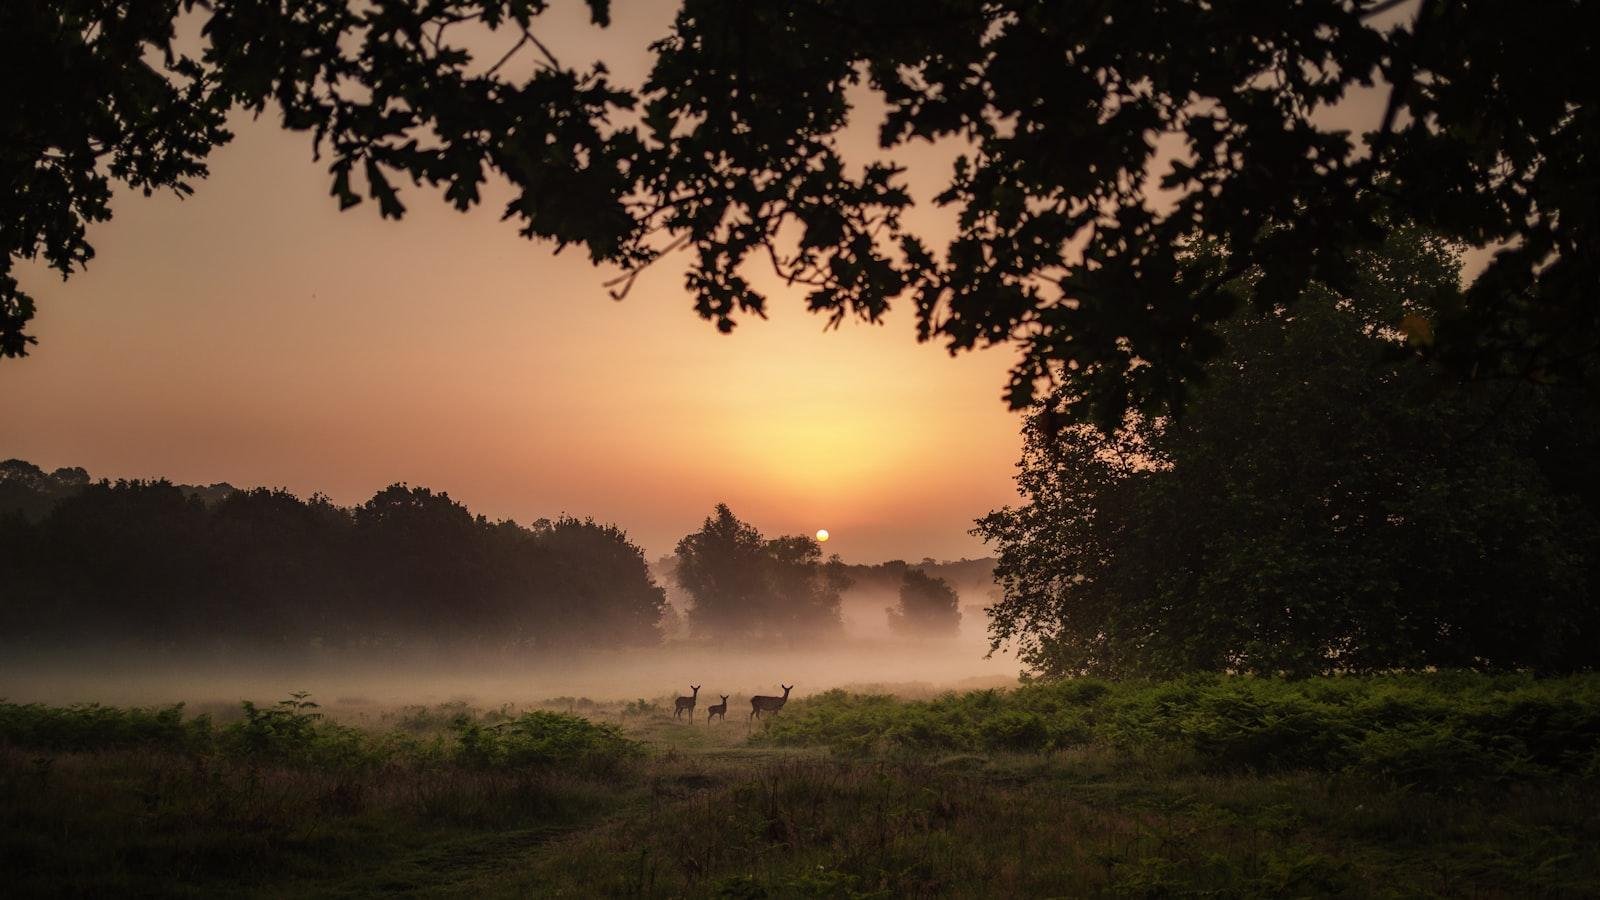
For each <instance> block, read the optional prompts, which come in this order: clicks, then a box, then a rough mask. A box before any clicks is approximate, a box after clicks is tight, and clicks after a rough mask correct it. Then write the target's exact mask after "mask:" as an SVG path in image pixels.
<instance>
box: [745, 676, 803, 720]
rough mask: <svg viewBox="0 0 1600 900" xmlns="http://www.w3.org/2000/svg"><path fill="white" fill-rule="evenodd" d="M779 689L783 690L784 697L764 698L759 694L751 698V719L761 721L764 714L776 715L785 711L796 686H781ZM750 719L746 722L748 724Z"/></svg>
mask: <svg viewBox="0 0 1600 900" xmlns="http://www.w3.org/2000/svg"><path fill="white" fill-rule="evenodd" d="M778 687H781V688H783V696H782V697H763V696H761V695H760V694H757V695H756V696H754V697H751V698H750V719H759V718H760V717H761V714H762V713H775V712H777V711H778V710H780V709H783V705H784V704H785V703H788V702H789V692H790V691H792V690H794V685H792V684H780V685H778ZM750 719H746V720H745V721H746V722H748V721H750Z"/></svg>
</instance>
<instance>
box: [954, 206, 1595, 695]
mask: <svg viewBox="0 0 1600 900" xmlns="http://www.w3.org/2000/svg"><path fill="white" fill-rule="evenodd" d="M1458 268H1459V261H1458V260H1457V258H1456V257H1455V255H1454V254H1453V252H1452V251H1451V249H1450V248H1449V247H1448V246H1446V245H1444V244H1442V243H1441V242H1439V241H1436V240H1433V239H1430V238H1423V237H1418V236H1415V235H1412V236H1409V237H1404V239H1401V238H1396V239H1395V240H1394V241H1393V242H1392V244H1391V247H1390V249H1389V250H1388V251H1387V252H1385V253H1383V254H1374V255H1372V256H1371V257H1369V258H1368V259H1367V260H1365V263H1364V265H1363V267H1362V272H1363V275H1362V285H1361V289H1360V290H1359V291H1357V292H1355V293H1353V294H1349V295H1343V296H1341V295H1339V294H1337V293H1335V292H1333V291H1332V289H1329V288H1325V289H1324V290H1325V291H1327V296H1325V297H1322V298H1319V299H1318V301H1317V302H1315V303H1312V304H1307V305H1305V306H1297V307H1295V308H1294V309H1293V310H1292V311H1291V310H1288V309H1285V308H1282V307H1279V308H1276V309H1271V310H1265V311H1257V312H1251V313H1249V314H1246V315H1243V316H1241V317H1239V318H1237V319H1235V320H1232V321H1230V322H1229V323H1228V324H1227V326H1226V327H1225V329H1224V331H1223V334H1224V336H1225V337H1226V340H1227V352H1226V353H1225V354H1224V355H1223V356H1222V357H1220V358H1219V359H1218V360H1217V362H1216V363H1214V364H1213V365H1212V366H1211V367H1209V368H1208V369H1207V371H1206V373H1205V374H1206V387H1205V389H1204V390H1203V391H1200V392H1199V393H1197V395H1196V396H1195V398H1194V402H1193V404H1192V405H1191V407H1190V409H1189V412H1188V414H1187V415H1186V416H1185V417H1184V418H1182V419H1181V420H1167V419H1150V418H1144V417H1139V416H1132V417H1130V418H1129V419H1128V420H1127V421H1126V423H1125V424H1124V426H1123V427H1122V428H1120V429H1119V430H1117V431H1115V432H1113V433H1110V434H1107V433H1105V432H1103V431H1101V430H1099V429H1097V428H1092V427H1086V426H1068V427H1065V428H1060V427H1057V426H1053V425H1047V424H1045V423H1046V420H1047V419H1048V418H1049V411H1048V410H1046V411H1044V412H1043V413H1041V414H1040V415H1039V416H1036V417H1035V418H1034V419H1033V420H1031V421H1030V423H1029V424H1028V426H1027V427H1026V429H1025V438H1026V448H1025V451H1024V455H1023V460H1022V464H1021V470H1020V474H1019V481H1018V487H1019V490H1020V492H1021V494H1022V497H1023V502H1022V503H1021V504H1020V505H1018V506H1016V507H1010V508H1006V509H1002V510H998V511H996V512H993V513H991V514H990V515H989V516H987V517H985V518H984V519H982V520H980V522H979V526H978V529H977V532H978V533H979V534H981V535H982V536H983V537H984V538H985V539H986V540H989V541H991V542H993V543H994V544H995V545H996V546H997V547H998V549H999V551H1000V553H999V565H998V570H997V574H998V578H999V580H1000V583H1001V584H1002V586H1003V587H1004V596H1003V598H1002V599H1001V600H1000V601H999V602H998V603H997V604H996V605H995V607H994V617H993V621H992V631H991V634H992V636H993V638H994V640H995V642H996V644H997V645H999V644H1001V643H1004V642H1009V641H1015V642H1016V643H1017V644H1018V645H1019V648H1020V651H1021V654H1022V658H1023V659H1024V660H1025V661H1026V662H1028V663H1029V664H1030V665H1032V666H1034V667H1035V668H1036V669H1038V670H1040V671H1042V672H1045V673H1048V674H1060V675H1065V674H1081V673H1098V674H1108V675H1130V674H1170V673H1174V672H1182V671H1193V670H1239V671H1252V672H1269V673H1277V672H1287V673H1294V674H1306V673H1315V672H1328V671H1377V670H1384V669H1390V668H1396V667H1422V666H1466V667H1480V668H1510V667H1530V668H1534V669H1538V670H1566V669H1577V668H1587V667H1592V666H1594V665H1596V664H1597V663H1600V653H1597V651H1596V649H1595V648H1596V647H1600V598H1597V590H1600V580H1597V578H1596V576H1597V575H1600V572H1597V571H1596V560H1597V559H1600V506H1597V505H1596V502H1595V500H1596V498H1595V493H1594V490H1593V481H1594V479H1593V476H1592V474H1591V473H1592V468H1593V467H1592V466H1588V465H1579V466H1578V467H1577V468H1572V467H1571V466H1572V464H1573V462H1574V461H1575V460H1576V459H1577V458H1578V457H1579V456H1584V458H1594V456H1593V454H1596V453H1600V429H1597V428H1596V427H1595V426H1596V417H1595V415H1594V414H1593V412H1592V410H1590V409H1588V408H1587V407H1586V405H1585V404H1583V403H1582V402H1581V399H1580V398H1579V397H1577V396H1568V397H1564V395H1562V394H1559V393H1557V394H1552V393H1549V392H1541V391H1530V390H1517V389H1516V386H1515V385H1510V384H1504V383H1501V384H1496V385H1493V386H1486V385H1483V384H1469V383H1463V382H1461V381H1460V380H1457V379H1455V378H1451V377H1447V376H1445V375H1443V374H1442V373H1440V372H1437V371H1434V370H1431V369H1429V368H1426V367H1418V366H1414V365H1410V364H1407V363H1406V362H1405V361H1404V360H1403V354H1402V353H1401V352H1400V351H1399V348H1398V347H1397V344H1398V341H1399V337H1398V335H1397V334H1396V333H1395V332H1393V331H1392V330H1389V329H1387V328H1386V327H1385V325H1384V323H1387V322H1395V321H1402V320H1404V319H1405V317H1407V316H1410V315H1428V314H1429V313H1430V312H1431V308H1430V307H1429V305H1428V304H1429V303H1430V302H1431V301H1432V300H1433V299H1434V298H1437V297H1439V296H1441V295H1444V294H1445V291H1444V290H1442V289H1445V288H1448V286H1449V285H1450V284H1452V283H1453V282H1454V279H1455V278H1456V274H1457V272H1458ZM1563 397H1564V399H1565V402H1561V403H1557V402H1555V401H1556V400H1557V399H1562V398H1563ZM1557 448H1559V449H1557Z"/></svg>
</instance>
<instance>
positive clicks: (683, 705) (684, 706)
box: [672, 684, 700, 721]
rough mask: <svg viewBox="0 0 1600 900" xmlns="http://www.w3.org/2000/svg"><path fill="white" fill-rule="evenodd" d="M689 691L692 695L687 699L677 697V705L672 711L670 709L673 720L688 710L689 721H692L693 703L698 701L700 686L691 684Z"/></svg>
mask: <svg viewBox="0 0 1600 900" xmlns="http://www.w3.org/2000/svg"><path fill="white" fill-rule="evenodd" d="M689 689H690V690H691V691H693V692H694V693H692V694H690V695H689V696H687V697H679V698H678V699H677V701H676V702H677V705H676V706H675V707H673V709H672V717H673V718H674V719H676V718H678V717H679V716H681V715H683V711H684V710H688V711H689V720H690V721H693V720H694V702H695V701H696V700H698V699H700V685H698V684H691V685H689Z"/></svg>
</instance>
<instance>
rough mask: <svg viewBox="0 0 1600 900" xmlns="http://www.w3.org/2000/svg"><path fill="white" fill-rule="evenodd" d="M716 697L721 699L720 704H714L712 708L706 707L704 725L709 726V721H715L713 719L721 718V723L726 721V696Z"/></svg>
mask: <svg viewBox="0 0 1600 900" xmlns="http://www.w3.org/2000/svg"><path fill="white" fill-rule="evenodd" d="M717 696H719V697H721V698H722V702H721V703H718V704H716V705H714V706H708V707H706V724H707V725H710V724H711V720H712V719H715V718H717V717H719V716H720V717H721V718H722V721H724V722H726V721H728V695H727V694H718V695H717Z"/></svg>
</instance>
